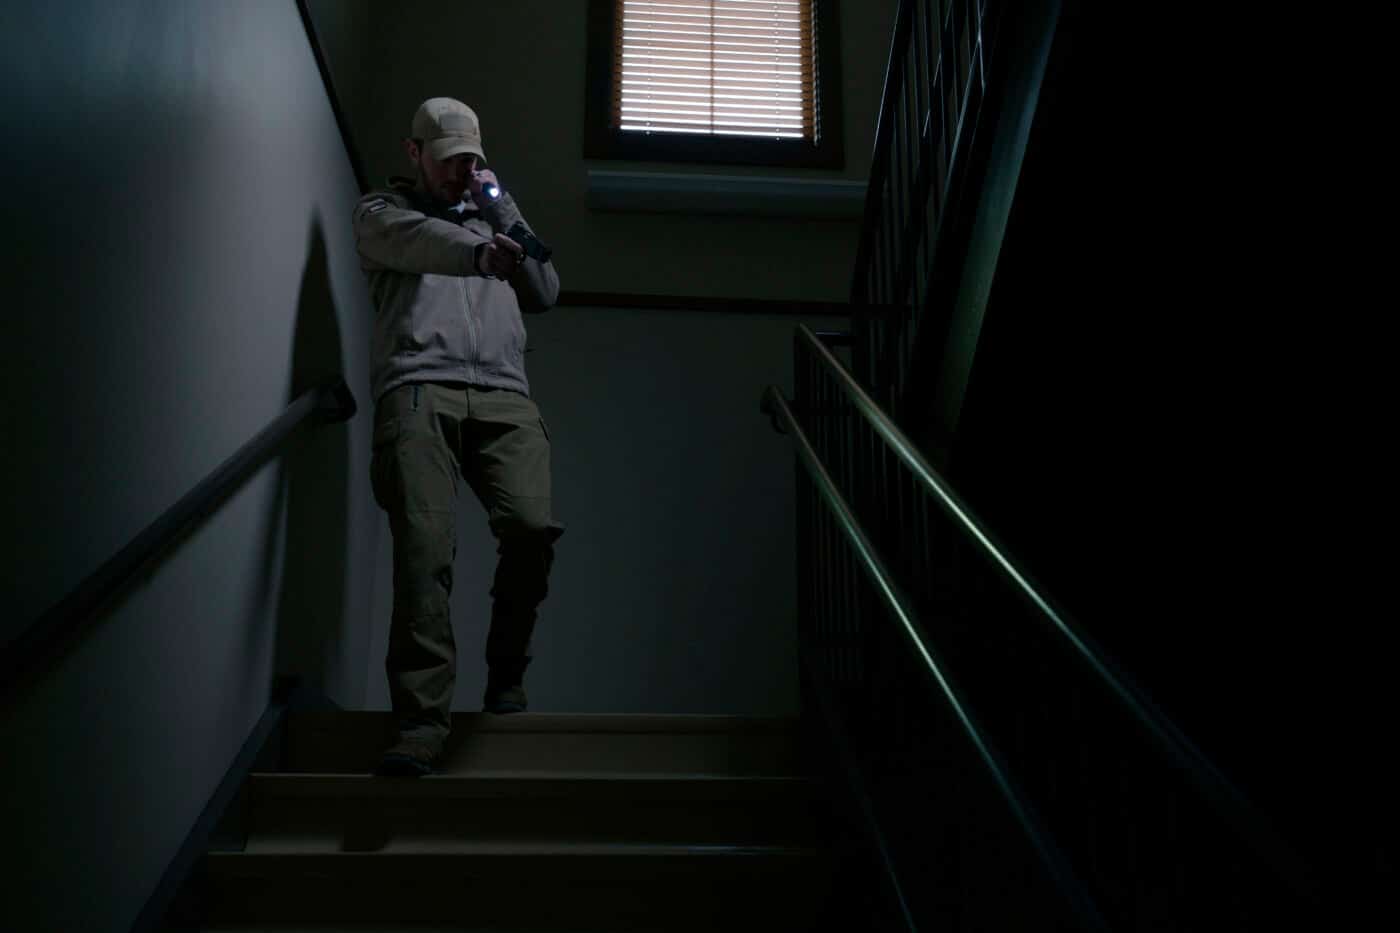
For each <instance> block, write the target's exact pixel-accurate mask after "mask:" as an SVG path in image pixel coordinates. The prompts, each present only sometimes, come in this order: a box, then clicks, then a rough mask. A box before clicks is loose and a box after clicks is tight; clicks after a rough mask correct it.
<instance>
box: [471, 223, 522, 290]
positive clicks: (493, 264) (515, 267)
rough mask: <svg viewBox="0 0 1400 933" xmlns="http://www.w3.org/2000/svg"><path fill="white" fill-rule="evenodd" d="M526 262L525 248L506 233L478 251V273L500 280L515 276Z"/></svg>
mask: <svg viewBox="0 0 1400 933" xmlns="http://www.w3.org/2000/svg"><path fill="white" fill-rule="evenodd" d="M524 261H525V247H523V246H521V245H520V244H519V243H517V242H515V241H514V240H512V239H511V238H510V237H508V236H506V235H505V234H504V233H498V234H496V238H495V239H494V240H492V241H491V242H490V243H486V244H484V245H482V246H478V247H477V249H476V268H477V271H479V272H481V273H483V274H485V275H494V276H496V277H497V278H500V279H508V278H510V277H511V276H513V275H515V273H516V272H519V271H520V265H521V263H523V262H524Z"/></svg>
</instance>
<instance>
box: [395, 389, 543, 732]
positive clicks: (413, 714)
mask: <svg viewBox="0 0 1400 933" xmlns="http://www.w3.org/2000/svg"><path fill="white" fill-rule="evenodd" d="M458 474H461V476H462V477H463V478H464V479H465V480H466V481H467V485H468V486H470V487H471V489H472V491H473V492H474V493H476V497H477V499H478V500H480V502H481V504H482V506H483V507H484V508H485V509H486V512H487V516H488V524H489V525H490V528H491V531H492V533H493V534H494V535H495V536H496V539H497V542H498V545H497V553H498V554H499V555H500V557H499V560H498V562H497V565H496V576H495V581H494V585H493V586H492V588H491V596H492V611H491V627H490V630H489V633H488V636H487V640H486V660H487V663H488V664H489V665H490V666H491V668H492V670H493V672H496V671H498V670H500V669H510V668H512V667H518V668H519V670H520V671H522V672H523V670H524V666H525V664H527V663H528V661H529V659H530V657H531V645H532V638H531V636H532V634H533V632H534V628H535V618H536V607H537V606H538V605H539V604H540V602H541V601H542V600H543V599H544V598H545V595H546V594H547V593H548V581H549V569H550V566H551V564H552V563H553V559H554V541H555V540H556V539H557V538H558V537H559V535H560V534H562V533H563V526H562V525H560V524H559V523H557V522H555V521H553V517H552V515H551V513H550V474H549V433H548V431H547V429H546V428H545V424H544V420H543V419H542V418H541V417H540V412H539V409H538V407H536V405H535V403H534V402H533V401H531V400H530V399H528V398H526V397H525V396H524V395H521V394H519V393H518V392H511V391H509V390H506V389H482V388H477V387H475V386H466V385H449V384H438V383H412V384H409V385H403V386H400V387H398V388H396V389H393V390H391V391H389V392H388V393H386V394H385V395H384V396H383V397H382V398H381V399H380V400H379V402H378V404H377V406H376V408H375V413H374V453H373V456H372V458H371V461H370V478H371V483H372V485H373V488H374V498H375V501H377V502H378V503H379V505H380V507H381V508H383V509H384V511H385V512H387V513H388V516H389V527H390V530H391V531H392V532H393V536H394V611H393V618H392V621H391V623H390V632H389V651H388V655H387V657H386V658H385V663H384V667H385V671H386V673H387V674H388V676H389V697H390V701H391V703H392V704H393V708H394V718H395V720H396V724H397V725H398V727H399V731H400V733H401V734H402V735H412V736H416V737H419V738H423V739H427V740H429V741H441V740H443V739H445V738H446V737H447V734H448V732H449V731H450V729H451V719H450V709H451V704H452V690H453V686H454V684H455V683H456V671H457V668H456V643H455V641H454V639H453V636H452V623H451V621H450V619H449V617H448V597H449V596H450V595H451V593H452V564H453V559H454V558H455V556H456V553H457V543H456V528H457V523H456V506H457V476H458Z"/></svg>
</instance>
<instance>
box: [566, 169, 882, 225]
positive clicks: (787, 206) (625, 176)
mask: <svg viewBox="0 0 1400 933" xmlns="http://www.w3.org/2000/svg"><path fill="white" fill-rule="evenodd" d="M587 176H588V183H587V186H586V189H587V204H588V208H589V209H590V210H595V211H630V212H637V213H649V214H729V215H742V216H747V217H791V218H801V219H805V220H813V219H818V220H857V219H859V218H860V216H861V213H862V212H863V211H864V209H865V182H863V181H842V180H840V179H830V180H828V179H819V178H785V177H774V176H766V175H700V174H682V173H673V172H620V171H608V170H605V169H588V170H587Z"/></svg>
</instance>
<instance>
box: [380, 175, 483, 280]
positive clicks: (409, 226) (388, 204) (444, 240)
mask: <svg viewBox="0 0 1400 933" xmlns="http://www.w3.org/2000/svg"><path fill="white" fill-rule="evenodd" d="M354 223H355V248H356V249H357V250H358V251H359V254H360V260H361V262H360V264H361V266H362V267H363V268H364V269H365V271H367V272H368V271H374V270H376V269H396V270H398V271H399V272H413V273H418V274H425V273H432V274H436V275H479V274H480V272H479V271H478V269H477V268H476V248H477V247H478V246H481V245H483V244H486V243H489V242H491V241H490V240H488V239H486V238H485V237H482V236H481V235H480V234H478V233H475V232H473V231H471V230H468V229H466V228H465V227H460V226H458V225H457V224H454V223H449V222H448V221H446V220H438V219H437V218H435V217H429V216H427V215H426V214H423V213H422V212H421V211H416V210H413V209H412V208H411V207H408V206H407V201H406V200H404V199H401V198H398V197H396V196H394V195H391V194H386V193H384V192H375V193H373V194H367V195H365V196H364V197H363V198H361V199H360V203H359V205H358V206H357V207H356V208H355V215H354Z"/></svg>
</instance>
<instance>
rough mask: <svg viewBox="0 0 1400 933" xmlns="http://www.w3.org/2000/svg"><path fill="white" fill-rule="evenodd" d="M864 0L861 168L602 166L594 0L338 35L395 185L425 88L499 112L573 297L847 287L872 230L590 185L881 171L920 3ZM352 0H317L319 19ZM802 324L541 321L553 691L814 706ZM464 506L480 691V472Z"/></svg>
mask: <svg viewBox="0 0 1400 933" xmlns="http://www.w3.org/2000/svg"><path fill="white" fill-rule="evenodd" d="M842 6H843V9H842V13H843V18H842V54H843V59H844V60H843V62H842V68H843V73H844V75H845V83H844V105H845V112H846V123H845V126H846V132H845V138H846V149H847V169H846V171H844V172H829V171H828V172H815V171H807V172H802V171H798V170H772V169H765V170H758V169H747V168H743V167H734V166H711V167H703V166H687V165H676V164H663V163H653V164H642V163H610V162H597V161H589V160H585V159H584V158H583V155H582V151H583V142H582V140H583V108H584V94H583V79H584V70H585V69H584V61H585V54H586V39H587V31H586V23H585V15H586V11H587V3H586V2H585V0H567V2H561V0H551V2H542V0H527V2H514V3H501V2H491V3H481V2H478V3H470V4H463V3H444V2H409V3H393V4H390V3H375V2H370V3H369V14H368V17H367V19H368V23H369V32H368V34H367V35H366V36H365V37H364V42H363V44H362V45H361V46H360V47H359V48H360V50H361V51H360V55H359V57H356V56H355V55H354V54H353V53H354V49H355V46H354V43H353V41H347V40H346V39H345V38H344V37H342V38H340V39H337V40H335V41H334V42H329V41H328V42H327V48H328V54H331V55H332V61H331V67H332V70H333V72H334V74H335V75H336V78H335V80H336V83H337V85H339V86H341V87H347V88H352V89H353V88H360V89H363V91H364V93H365V97H364V99H363V100H353V99H352V100H349V101H347V102H346V104H345V107H346V111H347V112H348V113H352V114H359V115H360V116H359V117H356V118H353V119H352V123H353V124H354V133H355V137H356V140H357V144H358V146H359V148H360V150H361V152H362V153H363V154H364V156H365V159H366V162H367V163H368V169H369V175H370V178H371V181H372V182H373V183H382V181H383V179H384V177H385V176H386V175H388V174H391V173H407V172H409V171H411V166H410V165H409V164H408V162H407V160H406V158H405V157H404V156H403V154H402V150H401V149H400V148H399V141H400V139H401V137H402V136H404V135H406V134H407V133H408V126H409V122H410V119H411V117H412V115H413V111H414V110H415V109H416V107H417V106H418V104H419V103H420V102H421V101H422V100H423V99H424V98H426V97H431V96H437V95H448V96H456V97H459V98H460V99H462V100H464V101H466V102H467V103H469V104H470V105H471V106H472V107H473V108H474V109H476V110H477V112H478V114H479V115H480V117H481V120H482V126H483V134H484V142H485V147H486V151H487V152H488V153H489V154H490V156H491V160H492V163H493V165H494V166H495V168H496V169H497V171H498V172H499V174H500V177H501V179H502V181H503V183H504V184H505V185H506V186H507V187H508V188H510V189H511V190H512V191H513V192H514V194H515V196H516V198H517V199H518V200H519V202H520V203H521V206H522V209H523V210H524V212H525V214H526V216H527V218H528V219H529V220H530V222H531V224H532V225H533V226H534V227H535V229H536V230H537V231H538V233H539V235H540V236H541V237H542V238H543V239H545V241H546V242H548V243H549V244H550V245H551V246H553V247H554V249H555V254H556V259H555V265H556V267H557V268H558V270H559V274H560V278H561V280H562V284H563V287H564V289H565V290H580V291H597V292H622V293H641V294H652V293H661V294H680V295H687V294H690V295H709V296H733V297H743V298H777V299H792V300H801V299H811V300H820V301H841V300H844V298H845V297H846V293H847V291H848V288H849V281H850V274H851V269H852V265H853V262H854V254H855V237H856V232H857V225H856V224H855V223H852V222H850V221H822V222H810V221H807V222H804V221H797V220H779V219H771V218H757V217H729V218H723V219H721V218H716V217H712V216H701V215H655V214H621V213H600V212H593V211H589V210H588V209H587V208H586V206H585V204H584V193H585V188H584V184H585V173H586V171H587V169H588V168H589V167H590V166H596V167H602V168H610V169H613V168H620V167H621V168H635V169H638V170H645V171H657V172H677V171H698V172H709V173H719V174H758V175H762V174H764V173H768V174H778V175H781V176H787V177H793V176H798V177H811V178H819V177H827V178H847V179H858V180H864V177H865V174H866V172H867V170H868V164H869V150H870V147H871V144H872V141H873V138H874V132H875V117H876V112H877V110H878V104H879V95H880V90H881V87H882V82H883V73H884V64H885V58H886V52H887V46H888V41H889V32H890V29H891V28H892V26H893V17H894V10H895V4H894V3H893V2H881V3H875V4H864V3H863V4H857V3H854V2H847V3H845V4H843V5H842ZM336 8H338V5H337V4H334V3H330V2H322V3H317V4H314V5H313V10H314V11H315V12H316V15H317V17H318V22H319V19H320V17H321V16H322V10H323V9H324V10H326V11H333V10H334V9H336ZM357 15H358V14H357ZM488 26H489V31H488V29H487V27H488ZM318 28H320V27H318ZM334 28H335V27H334V26H328V27H324V29H325V30H330V29H334ZM443 37H460V39H459V41H457V42H455V43H454V42H449V41H445V40H444V38H443ZM349 93H354V92H353V91H352V92H349ZM799 320H801V319H799V318H791V317H781V316H771V315H770V316H763V315H740V314H732V315H730V314H719V315H716V314H701V313H687V312H665V311H655V310H636V311H621V310H617V309H611V310H610V309H602V308H568V307H565V308H557V309H555V310H553V311H551V312H549V313H548V314H546V315H543V316H540V317H532V318H530V319H528V321H527V325H528V327H529V330H530V346H531V350H532V352H531V353H530V355H529V356H528V357H527V366H528V369H529V374H530V379H531V384H532V390H533V393H534V396H535V399H536V401H537V402H538V403H539V404H540V406H541V408H542V410H543V413H544V416H545V418H546V420H547V422H548V423H549V426H550V431H551V435H552V439H553V442H554V482H555V498H556V503H555V505H556V511H557V513H558V516H559V518H560V519H561V520H563V521H564V522H565V523H567V524H568V526H569V531H568V533H567V534H566V536H565V537H564V538H563V539H562V540H561V542H560V544H559V549H558V560H557V562H556V564H555V567H554V573H553V577H552V581H551V593H550V596H549V599H548V600H547V601H546V603H545V604H544V607H543V609H542V611H541V621H540V625H539V629H538V631H537V636H536V642H535V650H536V660H535V663H534V665H533V666H532V667H531V669H530V673H529V676H528V677H527V687H528V689H529V691H530V698H531V708H532V709H542V710H549V711H560V712H585V711H587V712H716V713H725V712H732V713H766V714H785V713H792V712H795V711H796V706H797V685H796V671H795V647H794V645H793V642H792V639H793V628H792V627H793V614H794V611H795V604H796V597H795V582H794V560H795V543H794V538H793V535H794V531H793V518H792V514H793V513H792V508H793V507H792V497H793V490H792V451H791V445H790V442H789V441H787V440H786V439H784V438H781V437H780V436H778V435H776V434H774V433H773V432H772V430H771V428H770V427H769V426H768V423H767V421H766V420H765V419H764V418H762V417H761V416H760V415H759V414H758V409H757V406H758V399H759V395H760V394H761V392H762V390H763V388H764V387H765V386H766V385H768V384H769V383H778V384H780V385H783V386H784V387H785V388H790V383H791V379H790V370H791V365H792V362H791V357H792V348H791V335H792V330H793V327H794V326H795V325H796V324H797V323H798V322H799ZM806 322H807V323H809V324H812V325H815V326H820V327H828V328H829V327H842V326H845V321H844V320H842V319H839V318H825V319H818V318H808V319H806ZM458 522H459V529H458V540H459V542H460V544H459V553H458V557H457V564H456V571H457V576H456V583H455V590H454V594H453V598H452V612H453V620H454V627H455V634H456V638H457V645H458V651H459V665H458V669H459V675H458V682H457V693H456V698H455V706H456V708H458V709H462V710H474V709H479V708H480V699H481V691H482V688H483V686H484V678H485V671H484V663H483V661H482V655H483V652H484V641H485V630H486V621H487V618H488V613H489V599H488V596H487V591H488V590H489V588H490V582H491V575H492V573H493V570H494V566H495V557H496V555H495V551H494V543H493V541H492V540H491V538H490V536H489V534H488V532H487V530H486V528H485V521H484V515H483V513H482V512H481V510H480V508H479V506H478V505H477V504H476V502H475V500H474V499H473V497H472V496H471V495H470V494H469V493H467V492H465V489H463V498H462V500H461V505H460V509H459V517H458ZM390 548H391V542H390V541H389V539H388V538H387V537H386V538H383V539H381V541H380V550H379V554H378V557H377V560H376V564H375V567H376V580H375V585H374V593H375V606H374V608H373V612H372V615H373V618H374V619H375V622H374V629H373V638H374V641H373V644H372V647H371V652H370V657H371V667H370V671H369V674H368V688H367V694H366V704H367V706H369V707H371V708H380V709H383V708H387V707H388V695H387V687H386V684H385V682H384V673H383V670H382V660H383V655H384V650H385V646H386V645H387V640H388V618H389V613H390V602H389V598H390V593H391V589H392V567H391V553H392V552H391V549H390Z"/></svg>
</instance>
